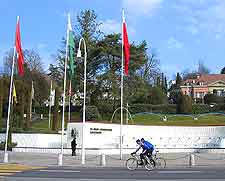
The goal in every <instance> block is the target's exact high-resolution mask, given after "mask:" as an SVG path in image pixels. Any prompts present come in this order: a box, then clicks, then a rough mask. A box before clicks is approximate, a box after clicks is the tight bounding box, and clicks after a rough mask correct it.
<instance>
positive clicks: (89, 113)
mask: <svg viewBox="0 0 225 181" xmlns="http://www.w3.org/2000/svg"><path fill="white" fill-rule="evenodd" d="M80 112H81V119H82V117H83V109H81V110H80ZM95 120H101V115H100V114H99V111H98V108H97V107H96V106H86V121H95Z"/></svg>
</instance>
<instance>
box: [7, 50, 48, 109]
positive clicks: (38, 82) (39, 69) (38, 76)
mask: <svg viewBox="0 0 225 181" xmlns="http://www.w3.org/2000/svg"><path fill="white" fill-rule="evenodd" d="M23 53H24V60H25V64H24V70H25V71H24V72H25V74H24V76H23V77H19V76H18V75H17V74H16V75H15V76H14V79H15V80H23V81H24V82H25V83H28V84H30V83H31V81H34V90H35V94H34V99H35V101H37V103H39V105H41V104H42V103H43V102H44V101H45V100H46V99H47V97H48V93H49V91H48V87H49V86H48V85H49V83H48V81H47V76H46V74H45V72H44V68H43V64H42V60H41V57H40V55H39V54H38V53H37V52H36V51H34V50H32V49H31V50H24V52H23ZM12 59H13V51H12V50H10V51H8V52H7V53H6V55H5V57H4V74H5V75H6V76H9V75H10V74H11V65H12ZM15 67H16V64H15ZM15 72H17V71H16V68H15Z"/></svg>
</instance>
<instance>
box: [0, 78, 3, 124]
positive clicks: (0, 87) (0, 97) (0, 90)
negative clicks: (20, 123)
mask: <svg viewBox="0 0 225 181" xmlns="http://www.w3.org/2000/svg"><path fill="white" fill-rule="evenodd" d="M2 111H3V80H2V79H0V128H2V126H3V119H2Z"/></svg>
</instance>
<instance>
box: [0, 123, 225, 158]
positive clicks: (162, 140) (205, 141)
mask: <svg viewBox="0 0 225 181" xmlns="http://www.w3.org/2000/svg"><path fill="white" fill-rule="evenodd" d="M67 128H68V129H67V135H68V136H66V135H65V136H64V141H63V142H64V148H68V149H67V150H65V152H66V153H67V152H68V153H70V152H71V150H70V149H69V148H70V144H71V141H72V137H71V130H72V129H74V128H76V129H77V130H78V137H77V144H78V145H77V146H78V148H80V147H81V143H82V123H68V126H67ZM91 132H92V133H91ZM85 136H86V138H85V140H86V141H85V147H86V148H88V149H92V148H96V149H101V150H97V151H96V150H94V151H90V150H88V151H87V153H90V154H100V153H101V152H104V153H107V154H112V153H115V154H117V153H119V138H120V125H118V124H103V123H90V122H87V123H86V129H85ZM142 137H143V138H145V139H147V140H149V141H150V142H152V143H153V144H154V145H156V148H160V149H163V151H164V152H172V151H176V152H183V151H193V149H191V150H190V149H189V150H188V148H199V147H200V148H209V147H210V148H225V126H209V127H176V126H137V125H124V126H123V148H124V149H125V150H126V151H125V152H126V153H128V152H129V153H130V152H131V151H132V150H133V149H134V148H136V146H137V145H136V143H135V140H136V139H138V138H139V139H140V138H142ZM4 140H5V137H4V134H0V142H1V141H4ZM12 141H13V142H16V143H17V149H14V150H15V151H29V152H50V153H53V152H54V153H56V152H57V153H58V152H59V151H60V149H57V148H60V146H61V134H22V133H14V134H12ZM19 147H20V148H19ZM21 147H32V148H29V149H22V148H21ZM40 148H41V149H40ZM46 148H48V149H46ZM171 148H173V149H171ZM179 148H186V149H182V150H181V149H179ZM160 151H161V150H160Z"/></svg>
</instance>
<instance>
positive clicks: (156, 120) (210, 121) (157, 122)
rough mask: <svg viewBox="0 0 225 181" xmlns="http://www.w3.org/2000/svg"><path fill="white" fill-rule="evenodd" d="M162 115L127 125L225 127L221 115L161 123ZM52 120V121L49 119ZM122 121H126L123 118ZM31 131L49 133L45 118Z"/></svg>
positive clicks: (140, 118)
mask: <svg viewBox="0 0 225 181" xmlns="http://www.w3.org/2000/svg"><path fill="white" fill-rule="evenodd" d="M67 116H68V114H67V113H66V114H65V125H66V123H67V120H68V117H67ZM163 116H164V115H161V117H160V116H158V115H149V114H143V115H136V116H134V117H133V119H132V120H129V124H137V125H154V126H214V125H218V126H225V116H223V115H206V116H202V117H199V118H198V120H194V118H193V117H189V116H173V115H167V121H163V120H162V117H163ZM51 120H52V119H51ZM71 120H72V122H78V121H80V115H79V113H73V114H72V115H71ZM124 120H126V119H125V118H124ZM94 122H105V123H110V119H108V120H100V121H94ZM113 123H120V116H119V115H116V117H115V119H113ZM58 128H59V129H60V128H61V116H60V120H59V125H58ZM32 130H34V131H37V132H38V131H40V132H51V130H50V129H49V128H48V118H47V117H45V118H44V119H43V120H39V121H35V122H33V123H32Z"/></svg>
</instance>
